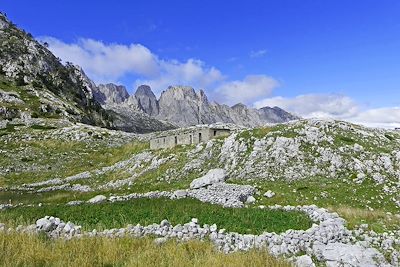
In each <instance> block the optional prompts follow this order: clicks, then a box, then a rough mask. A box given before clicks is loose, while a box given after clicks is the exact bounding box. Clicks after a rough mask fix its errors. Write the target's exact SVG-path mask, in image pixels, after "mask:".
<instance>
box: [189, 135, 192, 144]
mask: <svg viewBox="0 0 400 267" xmlns="http://www.w3.org/2000/svg"><path fill="white" fill-rule="evenodd" d="M189 140H190V143H191V144H193V136H192V135H190V136H189Z"/></svg>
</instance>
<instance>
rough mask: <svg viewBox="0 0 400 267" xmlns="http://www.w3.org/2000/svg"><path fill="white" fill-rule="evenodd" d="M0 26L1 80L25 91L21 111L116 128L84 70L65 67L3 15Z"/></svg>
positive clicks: (68, 64)
mask: <svg viewBox="0 0 400 267" xmlns="http://www.w3.org/2000/svg"><path fill="white" fill-rule="evenodd" d="M0 25H1V28H0V79H1V80H2V81H4V82H5V83H7V86H8V87H9V88H11V89H14V90H13V91H19V92H25V93H26V94H25V93H24V94H23V95H24V98H25V99H27V100H29V101H26V103H25V105H23V106H21V105H20V106H17V107H18V108H20V109H21V110H22V109H23V110H25V111H26V112H29V113H31V114H33V115H34V116H35V117H64V118H68V119H69V120H72V121H80V122H84V123H87V124H93V125H98V126H103V127H112V118H111V117H110V116H108V114H107V113H106V112H105V111H104V109H102V108H101V106H100V105H99V104H98V103H97V102H96V101H94V99H93V92H92V91H91V88H92V84H91V83H90V82H89V83H88V82H87V80H85V79H84V77H85V76H86V75H85V74H84V73H83V71H82V70H81V69H80V68H78V67H76V66H74V65H73V64H71V63H67V64H65V65H63V64H62V63H61V61H60V59H58V58H57V57H55V56H54V55H53V54H52V53H51V52H50V51H49V50H48V49H47V47H46V46H45V45H44V44H41V43H39V42H38V41H36V40H35V39H34V38H33V37H32V35H31V34H29V33H26V32H25V31H23V30H20V29H19V28H17V27H16V26H15V25H14V24H13V23H12V22H10V21H9V20H8V19H7V18H6V17H5V15H3V14H0ZM23 100H24V99H23Z"/></svg>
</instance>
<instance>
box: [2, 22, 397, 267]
mask: <svg viewBox="0 0 400 267" xmlns="http://www.w3.org/2000/svg"><path fill="white" fill-rule="evenodd" d="M263 51H264V50H263ZM265 53H266V52H265V51H264V52H262V53H261V52H252V53H251V54H252V55H253V56H251V58H252V59H256V58H258V57H260V56H262V55H264V54H265ZM164 64H167V63H166V62H164ZM175 65H176V66H178V65H179V64H178V63H176V64H175ZM232 83H233V84H236V85H237V84H238V82H232ZM0 244H3V246H2V250H1V251H0V265H1V266H16V265H18V266H80V265H81V266H298V267H312V266H332V267H333V266H349V267H350V266H352V267H355V266H360V267H361V266H388V267H389V266H400V132H399V131H398V130H394V129H393V130H391V129H381V128H369V127H365V126H361V125H358V124H354V123H350V122H346V121H341V120H334V119H302V118H300V117H298V116H296V115H293V114H291V113H289V112H287V111H285V110H283V109H281V108H279V107H272V108H271V107H262V108H259V109H257V108H253V107H247V106H245V105H243V104H236V105H234V106H228V105H225V104H219V103H216V102H213V101H209V100H208V98H207V96H206V93H205V91H203V90H200V91H196V90H195V89H193V88H192V87H187V86H170V87H168V88H167V89H166V90H165V91H163V92H162V93H161V94H160V95H159V97H156V95H155V94H154V93H153V91H152V89H151V88H150V86H147V85H140V86H139V87H138V88H137V90H136V92H135V93H134V94H129V93H128V91H127V89H126V88H125V87H124V86H120V85H115V84H113V83H107V84H97V85H96V84H95V82H93V81H92V80H90V79H89V78H88V76H87V75H86V74H85V72H84V71H83V70H82V68H80V67H79V66H77V65H74V64H72V63H65V64H64V63H62V61H61V60H60V59H58V58H57V57H56V56H54V55H53V54H52V53H51V52H50V50H49V49H48V47H47V45H46V44H44V43H41V42H39V41H37V40H35V39H34V38H33V37H32V35H30V34H28V33H26V32H25V31H23V30H21V29H19V28H18V27H17V26H16V25H14V24H13V23H12V22H11V21H10V20H9V19H8V18H7V17H6V16H5V15H4V14H0Z"/></svg>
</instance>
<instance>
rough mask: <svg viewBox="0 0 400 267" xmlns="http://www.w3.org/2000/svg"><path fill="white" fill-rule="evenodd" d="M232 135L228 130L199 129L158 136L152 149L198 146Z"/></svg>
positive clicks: (152, 141)
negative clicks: (213, 139)
mask: <svg viewBox="0 0 400 267" xmlns="http://www.w3.org/2000/svg"><path fill="white" fill-rule="evenodd" d="M229 134H230V130H228V129H217V128H198V129H188V130H184V131H181V132H176V133H175V134H172V133H171V134H170V135H165V136H158V137H155V138H154V139H152V140H150V149H160V148H171V147H174V146H176V145H190V144H198V143H201V142H205V141H208V140H210V139H212V138H216V137H221V136H227V135H229Z"/></svg>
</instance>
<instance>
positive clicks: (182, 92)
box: [160, 85, 199, 101]
mask: <svg viewBox="0 0 400 267" xmlns="http://www.w3.org/2000/svg"><path fill="white" fill-rule="evenodd" d="M164 99H167V100H168V99H171V100H172V99H173V100H176V101H180V100H185V99H190V100H196V101H197V100H199V95H198V94H197V93H196V91H195V90H194V89H193V87H190V86H181V85H179V86H169V87H168V89H167V90H166V91H163V92H162V93H161V97H160V101H162V100H164Z"/></svg>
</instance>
